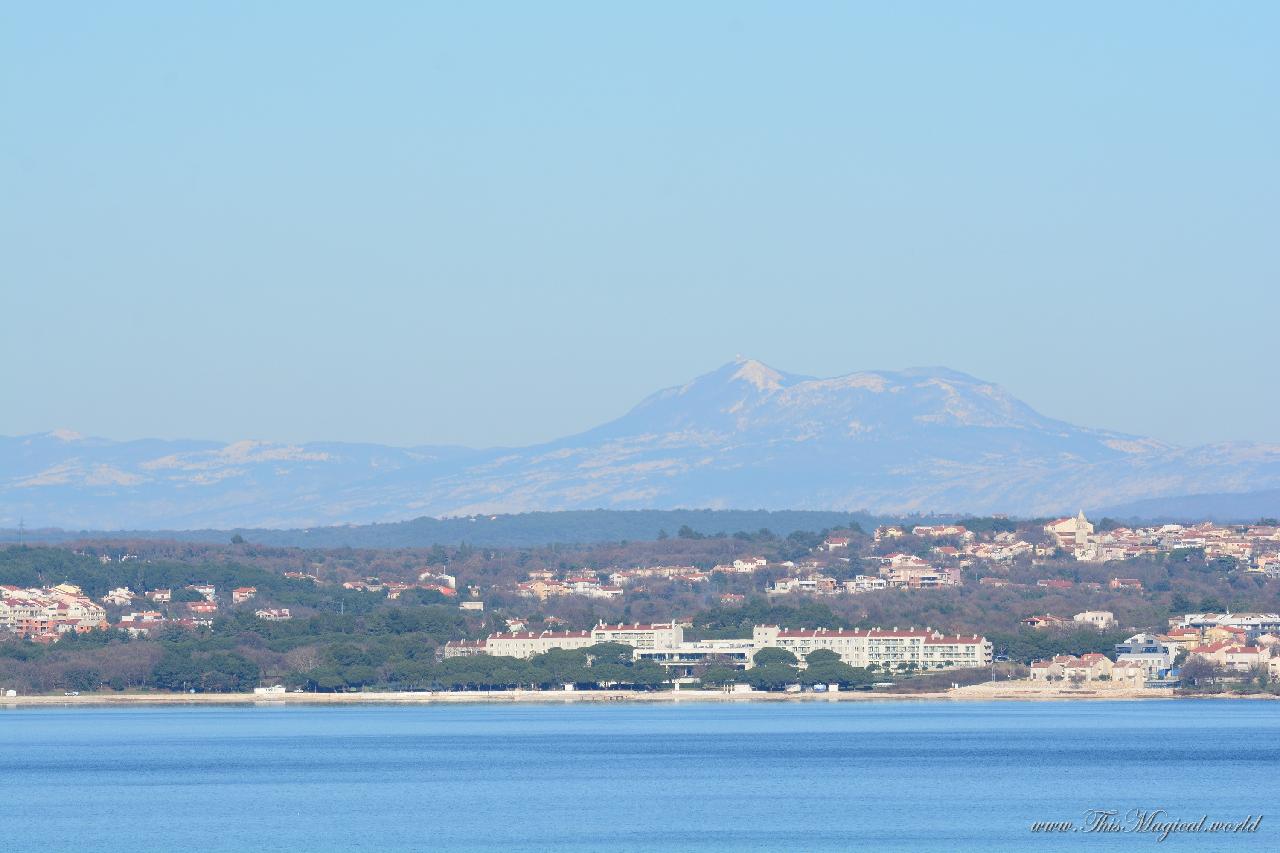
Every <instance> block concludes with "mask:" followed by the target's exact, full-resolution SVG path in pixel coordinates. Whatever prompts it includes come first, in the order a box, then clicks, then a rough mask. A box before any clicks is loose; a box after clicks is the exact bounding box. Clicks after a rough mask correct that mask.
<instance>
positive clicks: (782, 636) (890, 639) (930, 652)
mask: <svg viewBox="0 0 1280 853" xmlns="http://www.w3.org/2000/svg"><path fill="white" fill-rule="evenodd" d="M752 640H753V641H754V643H755V646H756V648H757V649H762V648H767V647H775V648H780V649H786V650H787V651H789V652H791V653H792V654H794V655H795V656H796V657H798V658H803V657H804V656H805V655H807V654H809V653H810V652H813V651H817V650H818V649H829V650H830V651H833V652H835V653H836V654H838V655H840V659H841V660H842V661H844V662H845V663H847V664H849V665H850V666H856V667H867V666H871V665H872V664H875V665H877V666H878V667H880V668H881V669H897V668H902V667H905V666H907V665H908V664H914V665H915V666H916V667H917V668H919V669H952V668H957V667H977V666H988V665H990V664H991V656H992V650H991V643H990V642H988V641H987V640H986V639H985V638H983V637H979V636H976V635H974V636H968V637H962V636H947V635H944V634H941V633H938V632H937V631H929V630H925V631H917V630H914V629H913V630H910V631H899V630H897V629H894V630H892V631H883V630H880V629H878V628H872V629H869V630H862V631H857V630H829V629H826V628H817V629H807V630H790V629H786V628H779V627H778V626H776V625H759V626H756V628H755V629H754V631H753V632H752Z"/></svg>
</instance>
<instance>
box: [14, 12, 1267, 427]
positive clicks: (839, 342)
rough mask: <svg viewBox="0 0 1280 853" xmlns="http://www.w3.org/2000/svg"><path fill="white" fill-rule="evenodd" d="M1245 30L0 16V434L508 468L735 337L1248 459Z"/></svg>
mask: <svg viewBox="0 0 1280 853" xmlns="http://www.w3.org/2000/svg"><path fill="white" fill-rule="evenodd" d="M1277 25H1280V7H1277V6H1276V5H1275V4H1265V3H1258V4H1247V3H1234V4H1207V3H1201V4H1176V3H1132V4H1105V3H1097V4H1072V5H1071V6H1054V7H1051V6H1049V5H1047V4H1020V3H1009V4H995V3H989V4H966V5H965V6H964V7H963V8H962V7H961V6H960V4H915V5H911V6H907V5H906V4H874V5H873V4H862V5H857V4H844V3H840V4H803V5H802V6H797V4H784V3H777V4H752V3H724V4H712V3H708V4H696V8H693V7H692V6H691V5H690V4H674V3H672V4H635V5H633V6H631V7H629V8H623V7H622V6H621V5H619V4H589V3H582V4H557V3H548V4H515V3H510V4H487V5H481V4H449V5H447V6H446V5H445V4H437V5H429V4H418V3H405V4H393V3H385V4H367V5H364V6H360V7H358V8H357V7H356V6H352V5H350V4H337V3H333V4H325V3H316V2H308V3H293V4H290V3H273V4H255V3H245V4H236V3H229V2H228V3H209V4H172V3H156V4H128V3H121V4H39V3H29V4H9V5H8V6H6V7H5V8H4V9H3V10H2V11H0V103H3V105H4V108H3V111H2V113H0V152H2V156H0V199H3V201H0V277H2V278H3V304H2V305H0V308H2V309H3V312H4V315H5V317H6V320H7V322H6V323H5V324H4V332H3V335H2V336H0V356H2V357H3V359H4V363H5V364H6V365H8V367H9V370H7V371H6V379H5V385H6V391H5V395H4V398H5V400H6V403H5V404H4V405H3V406H0V433H4V434H10V435H13V434H21V433H27V432H37V431H43V430H48V429H53V428H57V427H67V428H73V429H76V430H79V431H80V432H84V433H89V434H97V435H106V436H110V437H116V438H130V437H138V436H173V437H176V436H186V437H201V438H225V439H234V438H243V437H258V438H267V439H281V440H312V439H342V440H368V441H382V442H389V443H395V444H427V443H461V444H469V445H490V444H523V443H528V442H533V441H537V440H542V439H547V438H551V437H554V436H557V435H560V434H564V433H569V432H574V431H577V430H580V429H585V428H587V427H590V426H592V425H594V424H596V423H598V422H601V421H603V420H606V419H609V418H611V417H614V416H616V415H618V414H620V413H621V412H623V411H624V410H626V409H627V408H628V407H629V406H630V405H632V404H633V403H635V402H636V401H637V400H639V399H640V398H641V397H643V396H644V395H646V394H648V393H649V392H651V391H653V390H656V389H657V388H660V387H664V386H667V385H672V384H676V383H679V382H683V381H685V380H686V379H688V378H690V377H691V376H693V375H695V374H697V373H701V372H705V371H707V370H710V369H713V368H714V367H716V366H718V365H719V364H721V363H723V362H725V361H728V360H729V359H731V358H732V357H733V356H734V355H735V354H738V353H742V354H746V355H750V356H753V357H755V358H759V359H761V360H763V361H766V362H768V363H770V364H772V365H773V366H775V367H777V368H779V369H783V370H788V371H792V372H796V373H806V374H812V375H835V374H841V373H847V372H851V371H854V370H859V369H874V368H897V367H904V366H910V365H920V364H941V365H947V366H949V367H953V368H956V369H959V370H964V371H967V372H970V373H974V374H976V375H979V376H982V377H983V378H986V379H990V380H992V381H995V382H998V383H1000V384H1002V385H1004V386H1005V387H1006V388H1008V389H1009V390H1010V391H1011V392H1013V393H1015V394H1016V395H1018V396H1020V397H1022V398H1023V399H1025V400H1026V401H1027V402H1029V403H1030V404H1032V405H1033V406H1035V407H1036V408H1038V409H1040V410H1041V411H1042V412H1044V413H1045V414H1048V415H1051V416H1055V417H1060V418H1064V419H1067V420H1071V421H1074V422H1077V423H1082V424H1085V425H1090V426H1102V427H1108V428H1113V429H1119V430H1125V431H1130V432H1136V433H1144V434H1151V435H1155V436H1157V437H1159V438H1163V439H1166V440H1172V441H1176V442H1186V443H1193V442H1196V443H1198V442H1206V441H1215V440H1226V439H1254V440H1264V441H1280V397H1278V396H1277V395H1276V394H1274V392H1273V389H1272V386H1274V384H1275V382H1276V379H1275V374H1276V372H1277V371H1276V364H1277V361H1278V360H1280V349H1278V346H1277V342H1276V338H1277V336H1276V329H1277V319H1278V318H1280V295H1278V294H1277V283H1278V282H1280V275H1278V274H1280V240H1278V239H1276V234H1275V231H1276V223H1277V222H1280V168H1278V160H1280V132H1278V130H1280V128H1278V122H1280V119H1278V118H1277V114H1278V113H1277V110H1276V104H1277V103H1278V102H1280V92H1278V91H1277V90H1278V88H1280V86H1278V85H1277V84H1278V81H1280V73H1278V72H1280V67H1278V66H1280V58H1278V57H1280V53H1278V52H1277V51H1276V50H1275V46H1274V36H1275V33H1276V32H1277V31H1278V30H1280V28H1278V26H1277Z"/></svg>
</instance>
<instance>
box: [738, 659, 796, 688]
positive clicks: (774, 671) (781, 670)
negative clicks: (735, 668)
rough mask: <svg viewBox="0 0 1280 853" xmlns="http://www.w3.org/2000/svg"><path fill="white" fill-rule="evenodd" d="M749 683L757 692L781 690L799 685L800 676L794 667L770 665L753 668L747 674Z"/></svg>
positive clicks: (777, 664)
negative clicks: (792, 685) (790, 685)
mask: <svg viewBox="0 0 1280 853" xmlns="http://www.w3.org/2000/svg"><path fill="white" fill-rule="evenodd" d="M745 676H746V679H747V683H748V684H750V685H751V686H752V687H754V688H755V689H756V690H781V689H782V688H784V687H786V686H787V685H788V684H797V683H799V681H800V674H799V673H798V672H797V671H796V668H795V667H793V666H787V665H786V664H784V663H770V664H766V665H764V666H753V667H752V668H751V669H749V670H747V671H746V673H745Z"/></svg>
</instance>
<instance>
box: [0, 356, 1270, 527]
mask: <svg viewBox="0 0 1280 853" xmlns="http://www.w3.org/2000/svg"><path fill="white" fill-rule="evenodd" d="M1277 486H1280V446H1273V445H1257V444H1240V443H1237V444H1221V445H1210V446H1204V447H1195V448H1180V447H1173V446H1170V445H1166V444H1163V443H1161V442H1158V441H1154V440H1152V439H1147V438H1142V437H1139V436H1132V435H1124V434H1120V433H1114V432H1108V431H1105V430H1097V429H1088V428H1082V427H1077V426H1073V425H1071V424H1068V423H1065V422H1063V421H1057V420H1053V419H1051V418H1046V417H1044V416H1042V415H1040V414H1039V413H1037V412H1036V411H1035V410H1033V409H1032V408H1031V407H1029V406H1027V405H1026V404H1024V403H1022V402H1021V401H1019V400H1017V399H1015V398H1013V397H1012V396H1010V395H1009V394H1008V393H1006V392H1005V391H1004V390H1002V389H1001V388H1000V387H999V386H997V385H993V384H992V383H989V382H985V381H982V380H979V379H976V378H974V377H972V376H968V375H966V374H963V373H958V372H956V371H952V370H947V369H945V368H913V369H909V370H902V371H867V372H860V373H852V374H849V375H847V376H840V377H836V378H833V379H816V378H812V377H807V376H798V375H795V374H788V373H783V372H780V371H777V370H774V369H773V368H771V367H768V366H767V365H764V364H761V363H760V362H758V361H752V360H747V359H739V360H737V361H734V362H731V363H730V364H726V365H725V366H723V367H721V368H720V369H718V370H715V371H713V372H711V373H708V374H705V375H703V376H700V377H698V378H696V379H694V380H693V381H691V382H689V383H687V384H685V385H682V386H679V387H675V388H668V389H666V390H663V391H659V392H658V393H656V394H653V395H652V396H650V397H648V398H647V399H645V400H643V401H642V402H641V403H640V404H639V405H637V406H636V407H635V408H634V409H632V410H631V411H630V412H628V413H627V414H625V415H623V416H622V417H621V418H618V419H617V420H614V421H611V422H609V423H606V424H603V425H601V426H599V427H596V428H594V429H591V430H588V431H587V432H584V433H581V434H578V435H574V436H570V437H567V438H563V439H560V440H557V441H553V442H549V443H547V444H542V445H536V446H531V447H526V448H519V449H491V450H469V449H465V448H456V447H419V448H393V447H384V446H379V445H367V444H340V443H315V444H304V445H288V444H273V443H268V442H256V441H241V442H236V443H232V444H223V443H217V442H207V441H159V440H138V441H127V442H112V441H105V440H101V439H91V438H83V437H81V436H78V435H75V434H73V433H68V432H65V431H59V432H57V433H49V434H45V435H34V436H23V437H17V438H0V526H13V525H15V524H16V523H17V521H18V519H19V517H24V518H25V519H26V522H27V523H28V524H29V525H31V524H36V525H49V526H53V525H56V526H62V527H71V528H97V529H115V528H134V529H138V528H193V527H234V526H259V527H282V526H306V525H319V524H334V523H341V522H353V523H363V522H370V521H391V520H399V519H404V518H411V517H415V516H421V515H457V514H468V513H498V512H520V511H528V510H554V509H582V508H594V507H602V508H614V509H634V508H655V509H663V508H674V507H706V508H764V509H838V510H853V509H869V510H872V511H879V512H908V511H924V512H927V511H939V512H948V511H954V512H1007V513H1014V514H1041V513H1055V512H1060V511H1065V510H1071V509H1075V508H1078V507H1082V506H1083V507H1096V506H1102V505H1109V504H1119V503H1124V502H1128V501H1134V500H1141V499H1146V498H1153V497H1162V496H1171V495H1187V494H1195V493H1204V492H1247V491H1254V490H1260V489H1267V488H1275V487H1277Z"/></svg>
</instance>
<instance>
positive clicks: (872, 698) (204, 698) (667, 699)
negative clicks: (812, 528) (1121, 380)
mask: <svg viewBox="0 0 1280 853" xmlns="http://www.w3.org/2000/svg"><path fill="white" fill-rule="evenodd" d="M1277 698H1280V697H1277V696H1273V695H1269V694H1251V695H1231V694H1214V695H1206V696H1179V695H1176V694H1175V693H1174V691H1173V690H1172V689H1168V688H1153V689H1146V688H1141V689H1101V690H1088V689H1075V690H1069V689H1054V688H1049V689H1046V688H1043V687H1040V686H1039V685H1030V684H1029V683H1028V682H1022V683H1019V682H1010V683H1008V684H999V685H997V684H991V683H988V684H978V685H972V686H970V687H961V688H959V689H952V690H946V691H940V692H932V693H892V692H883V693H868V692H864V691H856V692H855V691H841V692H839V693H799V694H796V693H768V692H763V691H751V692H747V693H725V692H722V691H714V690H707V691H702V690H680V691H665V690H664V691H660V692H646V691H623V690H619V691H586V690H583V691H561V690H500V691H499V690H495V691H480V690H477V691H467V692H436V693H430V692H385V693H375V692H365V693H284V694H271V695H259V694H253V693H197V694H184V693H91V694H86V695H83V696H57V695H31V696H9V697H0V709H3V708H24V707H26V708H38V707H95V706H98V707H101V706H108V707H133V706H145V705H184V706H214V705H251V706H272V707H275V706H280V707H283V706H288V705H311V706H345V705H475V704H483V705H521V704H541V705H548V704H558V705H566V704H582V703H594V704H612V703H629V704H630V703H664V704H680V703H682V702H688V703H708V702H711V703H730V704H733V703H744V702H748V703H749V702H1073V701H1076V702H1078V701H1134V700H1146V699H1166V700H1167V699H1191V700H1195V699H1262V700H1266V699H1277Z"/></svg>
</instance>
